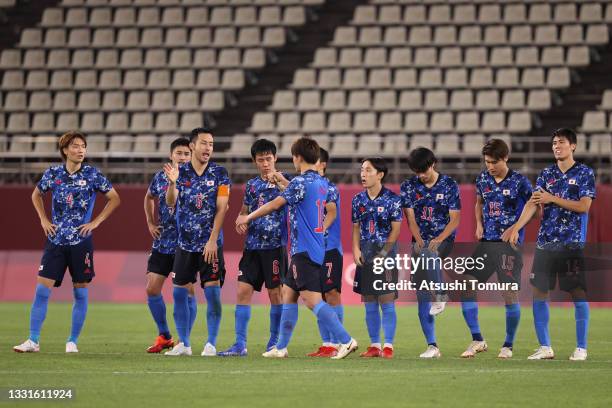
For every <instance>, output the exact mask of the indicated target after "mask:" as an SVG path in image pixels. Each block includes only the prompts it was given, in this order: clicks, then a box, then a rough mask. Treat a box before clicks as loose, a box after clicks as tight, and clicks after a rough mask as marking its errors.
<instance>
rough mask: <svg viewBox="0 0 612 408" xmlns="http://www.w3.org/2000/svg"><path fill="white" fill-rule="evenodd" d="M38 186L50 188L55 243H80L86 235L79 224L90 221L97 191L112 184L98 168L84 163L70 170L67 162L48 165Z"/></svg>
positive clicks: (52, 237)
mask: <svg viewBox="0 0 612 408" xmlns="http://www.w3.org/2000/svg"><path fill="white" fill-rule="evenodd" d="M37 187H38V190H39V191H40V192H41V193H46V192H47V191H49V190H51V198H52V205H51V222H52V223H53V224H54V225H56V226H57V228H56V230H55V231H56V232H55V235H50V236H49V241H51V243H53V244H55V245H77V244H79V243H80V242H82V241H83V240H84V239H85V238H87V237H83V236H81V234H80V233H79V230H78V227H79V226H80V225H83V224H87V223H88V222H91V217H92V213H93V209H94V204H95V202H96V193H97V192H98V191H99V192H101V193H108V192H109V191H110V190H111V189H112V188H113V186H112V185H111V183H110V181H108V179H107V178H106V177H105V176H104V175H103V174H102V173H101V172H100V170H98V169H97V168H95V167H93V166H90V165H89V164H85V163H83V164H82V165H81V168H80V169H79V170H78V171H77V172H75V173H73V174H70V173H68V170H66V166H65V165H60V166H53V167H50V168H48V169H47V170H46V171H45V172H44V174H43V176H42V178H41V179H40V181H39V182H38V185H37Z"/></svg>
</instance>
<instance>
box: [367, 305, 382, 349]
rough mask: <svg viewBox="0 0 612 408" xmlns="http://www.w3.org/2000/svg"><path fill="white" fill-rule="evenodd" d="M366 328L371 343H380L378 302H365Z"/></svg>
mask: <svg viewBox="0 0 612 408" xmlns="http://www.w3.org/2000/svg"><path fill="white" fill-rule="evenodd" d="M365 310H366V326H367V328H368V334H369V335H370V342H371V343H380V310H379V309H378V302H366V303H365Z"/></svg>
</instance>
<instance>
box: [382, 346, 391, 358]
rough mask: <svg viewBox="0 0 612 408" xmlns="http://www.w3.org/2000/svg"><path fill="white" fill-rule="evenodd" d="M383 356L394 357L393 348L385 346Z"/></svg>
mask: <svg viewBox="0 0 612 408" xmlns="http://www.w3.org/2000/svg"><path fill="white" fill-rule="evenodd" d="M382 357H383V358H393V348H391V347H385V348H383V351H382Z"/></svg>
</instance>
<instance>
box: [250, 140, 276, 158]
mask: <svg viewBox="0 0 612 408" xmlns="http://www.w3.org/2000/svg"><path fill="white" fill-rule="evenodd" d="M268 153H270V154H272V156H276V145H275V144H274V142H273V141H271V140H268V139H258V140H256V141H255V143H253V145H252V146H251V157H252V158H253V160H255V156H257V155H258V154H268Z"/></svg>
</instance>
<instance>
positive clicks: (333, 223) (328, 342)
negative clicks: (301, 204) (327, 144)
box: [308, 148, 344, 357]
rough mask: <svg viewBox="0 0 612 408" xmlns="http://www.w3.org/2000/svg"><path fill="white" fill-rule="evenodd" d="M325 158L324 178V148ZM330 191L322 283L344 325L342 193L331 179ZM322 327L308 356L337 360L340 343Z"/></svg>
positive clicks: (321, 168)
mask: <svg viewBox="0 0 612 408" xmlns="http://www.w3.org/2000/svg"><path fill="white" fill-rule="evenodd" d="M320 151H321V158H320V159H319V164H318V172H319V175H321V177H325V173H326V171H327V165H328V163H329V153H328V152H327V150H325V149H323V148H320ZM326 180H327V184H328V185H329V189H328V192H327V200H326V203H325V221H324V222H323V224H324V225H323V227H324V228H325V231H326V236H325V259H324V261H323V268H324V271H325V273H324V274H323V281H322V283H321V286H322V290H323V293H322V294H323V300H325V301H326V302H327V303H328V304H329V305H330V306H331V307H333V308H334V311H335V312H336V315H338V320H340V323H343V321H344V307H343V306H342V298H341V296H340V293H341V291H342V265H343V256H342V241H341V237H340V217H338V214H339V212H340V193H339V191H338V187H336V185H335V184H334V183H332V182H331V181H329V179H327V178H326ZM317 324H318V326H319V334H321V339H322V340H323V344H322V345H321V347H319V349H318V350H317V351H315V352H313V353H310V354H308V356H310V357H333V356H335V355H336V353H337V352H338V345H339V344H338V340H337V339H335V338H334V337H333V335H332V333H331V331H330V330H329V329H328V328H327V327H325V326H324V324H323V321H322V320H321V319H317Z"/></svg>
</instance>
